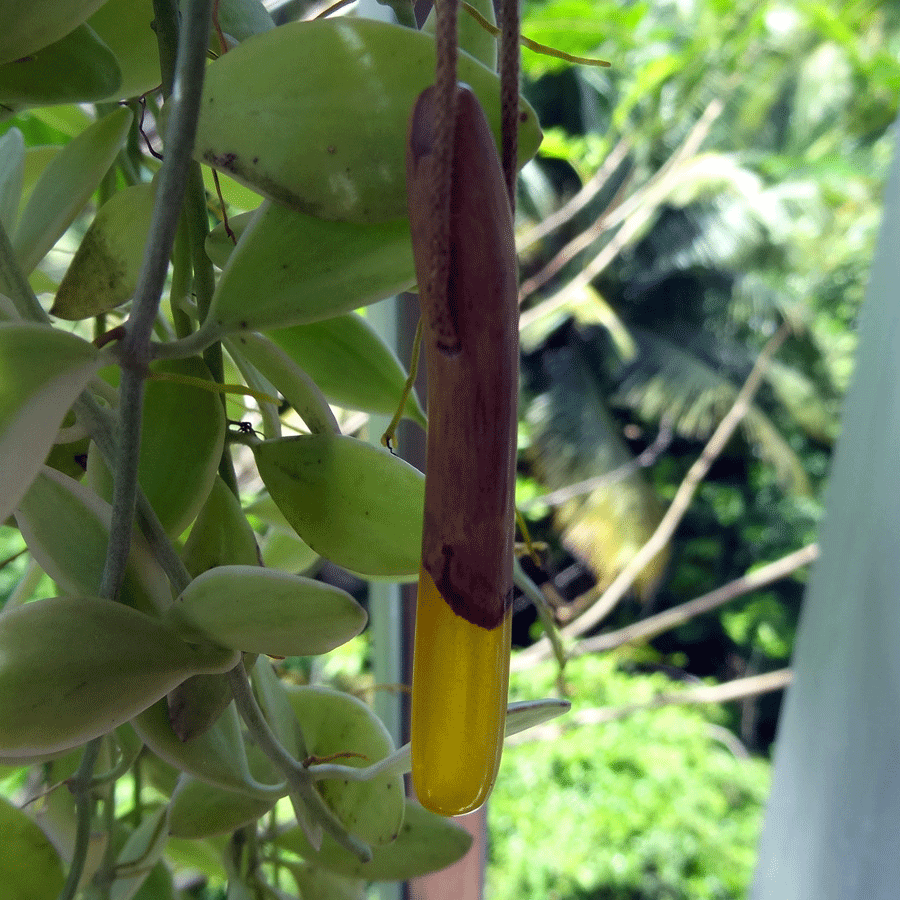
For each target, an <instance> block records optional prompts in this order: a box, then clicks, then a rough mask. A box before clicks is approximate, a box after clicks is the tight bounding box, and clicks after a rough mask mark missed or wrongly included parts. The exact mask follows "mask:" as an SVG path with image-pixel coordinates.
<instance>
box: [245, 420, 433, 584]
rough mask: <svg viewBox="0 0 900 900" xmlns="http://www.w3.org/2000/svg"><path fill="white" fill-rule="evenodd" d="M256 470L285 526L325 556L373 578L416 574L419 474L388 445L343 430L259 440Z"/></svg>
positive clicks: (422, 491)
mask: <svg viewBox="0 0 900 900" xmlns="http://www.w3.org/2000/svg"><path fill="white" fill-rule="evenodd" d="M253 454H254V456H255V457H256V465H257V467H258V468H259V474H260V476H261V477H262V479H263V481H264V482H265V485H266V487H267V488H268V490H269V494H270V495H271V497H272V499H273V500H274V501H275V503H276V504H277V505H278V508H279V509H280V510H281V512H282V513H283V514H284V516H285V518H286V519H287V520H288V522H289V523H290V524H291V527H292V528H293V529H294V530H295V531H296V532H297V534H298V535H299V536H300V537H301V538H302V540H304V541H305V542H306V543H307V544H308V545H309V546H310V547H312V549H313V550H315V551H316V552H317V553H319V554H320V555H322V556H324V557H325V558H326V559H330V560H331V561H332V562H335V563H337V564H338V565H341V566H344V567H345V568H347V569H350V570H351V571H353V572H359V573H361V574H364V575H367V576H369V577H375V578H392V579H403V578H414V577H416V576H417V575H418V572H419V563H420V560H421V554H422V515H423V509H424V502H425V501H424V497H425V477H424V476H423V475H422V473H421V472H419V471H418V469H415V468H414V467H413V466H411V465H409V463H406V462H404V461H403V460H402V459H400V458H399V457H397V456H393V455H392V454H391V453H389V452H388V451H387V450H383V449H381V448H380V447H374V446H372V445H371V444H368V443H366V442H364V441H360V440H357V439H355V438H351V437H347V436H344V435H340V436H336V435H330V434H318V435H309V436H306V435H304V436H300V437H294V438H279V439H277V440H271V441H263V442H262V443H260V444H256V445H255V446H254V447H253Z"/></svg>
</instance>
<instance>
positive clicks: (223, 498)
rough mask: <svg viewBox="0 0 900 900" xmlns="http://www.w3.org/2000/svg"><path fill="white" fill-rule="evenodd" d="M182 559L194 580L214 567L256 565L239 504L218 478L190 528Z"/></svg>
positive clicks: (253, 541)
mask: <svg viewBox="0 0 900 900" xmlns="http://www.w3.org/2000/svg"><path fill="white" fill-rule="evenodd" d="M183 556H184V564H185V566H186V567H187V570H188V572H190V573H191V576H192V577H194V578H196V577H197V576H198V575H199V574H200V573H201V572H205V571H206V570H207V569H212V568H213V567H215V566H224V565H227V564H229V563H231V564H233V565H239V566H252V565H258V564H259V551H258V549H257V546H256V535H255V534H254V533H253V529H252V528H251V527H250V524H249V522H247V518H246V516H245V515H244V511H243V510H242V509H241V503H240V501H239V500H238V498H237V497H235V495H234V494H233V493H232V492H231V490H229V488H228V486H227V485H226V484H225V482H224V481H222V479H221V478H220V477H219V476H218V475H217V476H216V478H215V479H214V481H213V486H212V489H211V490H210V492H209V497H208V498H207V500H206V503H205V504H204V505H203V509H202V510H200V514H199V515H198V516H197V520H196V521H195V522H194V527H193V528H191V533H190V535H189V536H188V539H187V541H186V542H185V545H184V553H183Z"/></svg>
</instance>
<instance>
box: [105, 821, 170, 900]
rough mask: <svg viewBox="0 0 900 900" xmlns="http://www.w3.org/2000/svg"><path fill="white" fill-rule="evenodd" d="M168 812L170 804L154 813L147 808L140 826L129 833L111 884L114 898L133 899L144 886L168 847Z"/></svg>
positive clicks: (111, 895) (118, 899)
mask: <svg viewBox="0 0 900 900" xmlns="http://www.w3.org/2000/svg"><path fill="white" fill-rule="evenodd" d="M168 813H169V808H168V806H161V807H160V808H159V809H156V810H154V811H153V812H150V813H148V812H147V811H146V810H145V811H144V814H143V817H142V818H141V822H140V825H138V827H137V828H135V829H134V831H133V832H132V833H131V834H130V835H129V836H128V840H127V841H125V846H124V847H122V849H121V850H120V851H119V855H118V857H117V858H116V864H115V866H116V867H115V870H114V871H115V872H116V873H117V875H118V877H117V878H116V879H115V881H113V883H112V886H111V887H110V891H109V896H110V900H131V898H132V897H134V896H135V894H137V892H138V891H139V890H140V889H141V886H142V885H143V884H144V882H145V881H146V880H147V877H148V876H149V875H150V873H151V872H152V871H153V869H154V867H155V865H156V863H157V862H158V860H159V859H160V858H161V857H162V855H163V851H164V850H165V849H166V841H168V839H169V832H168Z"/></svg>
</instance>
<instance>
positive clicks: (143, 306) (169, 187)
mask: <svg viewBox="0 0 900 900" xmlns="http://www.w3.org/2000/svg"><path fill="white" fill-rule="evenodd" d="M165 6H166V5H165V4H164V3H162V2H160V0H156V2H155V3H154V8H155V9H156V13H157V18H156V26H157V29H158V32H157V33H158V34H159V35H160V42H161V43H162V42H163V36H164V35H170V31H169V30H167V29H169V28H170V24H171V18H170V19H169V20H165V19H164V16H163V14H164V12H165V9H163V7H165ZM169 12H170V13H171V12H172V10H171V9H169ZM211 15H212V0H193V2H191V3H189V4H188V5H187V6H186V9H185V13H184V17H183V22H182V28H181V29H179V30H180V32H181V40H180V41H179V43H178V51H177V54H176V59H175V76H174V80H173V83H172V101H171V102H172V112H171V116H170V118H169V124H168V128H167V129H166V141H165V147H166V155H165V159H164V161H163V165H162V169H161V170H160V173H159V185H158V187H157V194H156V205H155V207H154V210H153V221H152V224H151V226H150V236H149V240H148V242H147V251H146V253H145V255H144V262H143V266H142V267H141V273H140V276H139V278H138V285H137V289H136V291H135V297H134V303H133V305H132V311H131V316H130V317H129V319H128V322H127V323H126V325H125V329H126V330H125V338H124V339H123V341H122V343H121V345H120V347H119V362H120V365H121V367H122V380H121V383H120V387H119V396H120V403H119V416H120V423H119V435H118V448H117V453H116V466H115V469H114V472H115V478H114V482H113V504H112V506H113V511H112V523H111V526H110V542H109V550H108V552H107V556H106V565H105V567H104V570H103V579H102V582H101V591H102V593H103V596H108V597H115V596H116V594H117V593H118V591H119V588H120V587H121V584H122V580H123V578H124V575H125V565H126V562H127V560H128V550H129V546H130V542H131V529H132V525H133V522H134V516H135V509H136V500H137V470H138V458H139V454H140V439H141V416H142V413H143V401H144V378H145V376H146V372H147V366H148V364H149V362H150V336H151V334H152V332H153V325H154V322H155V321H156V316H157V314H158V311H159V302H160V298H161V297H162V290H163V286H164V284H165V279H166V273H167V271H168V268H169V258H170V256H171V254H172V245H173V244H174V242H175V233H176V230H177V227H178V220H179V216H180V214H181V204H182V201H183V199H184V194H185V187H186V184H187V173H188V168H189V165H190V160H191V153H192V151H193V146H194V136H195V134H196V130H197V117H198V114H199V109H200V97H201V93H202V90H203V75H204V69H205V65H206V48H207V45H208V43H209V23H210V17H211Z"/></svg>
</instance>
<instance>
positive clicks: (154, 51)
mask: <svg viewBox="0 0 900 900" xmlns="http://www.w3.org/2000/svg"><path fill="white" fill-rule="evenodd" d="M153 18H154V13H153V0H105V2H104V4H103V5H102V6H101V7H100V9H98V10H97V12H95V13H94V14H93V15H92V16H91V17H90V18H89V19H88V21H87V24H88V25H90V27H91V28H93V29H94V31H96V32H97V34H98V35H99V36H100V39H101V40H103V41H104V42H105V43H106V44H107V45H108V46H109V48H110V50H112V52H113V53H114V54H115V56H116V59H117V60H118V62H119V68H120V69H121V71H122V83H121V84H120V85H119V88H118V90H117V91H116V96H117V97H138V96H140V95H141V94H145V93H146V92H147V91H151V90H153V88H155V87H158V86H159V85H160V83H161V81H162V75H160V72H159V44H158V42H157V40H156V32H155V31H154V30H153Z"/></svg>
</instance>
